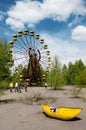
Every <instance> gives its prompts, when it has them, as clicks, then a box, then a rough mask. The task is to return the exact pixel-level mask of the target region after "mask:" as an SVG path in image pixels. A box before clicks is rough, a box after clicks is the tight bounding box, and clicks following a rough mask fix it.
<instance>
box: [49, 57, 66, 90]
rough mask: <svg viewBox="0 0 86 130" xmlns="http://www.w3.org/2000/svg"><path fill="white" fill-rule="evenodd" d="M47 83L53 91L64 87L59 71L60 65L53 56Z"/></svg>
mask: <svg viewBox="0 0 86 130" xmlns="http://www.w3.org/2000/svg"><path fill="white" fill-rule="evenodd" d="M48 83H49V84H50V86H51V87H52V88H53V89H61V87H62V86H63V85H64V77H63V75H62V71H61V63H60V62H59V60H58V57H57V56H55V57H54V60H53V62H52V68H51V71H50V72H49V75H48Z"/></svg>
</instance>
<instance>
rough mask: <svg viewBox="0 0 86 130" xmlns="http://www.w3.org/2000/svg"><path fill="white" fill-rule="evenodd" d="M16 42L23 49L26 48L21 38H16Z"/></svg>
mask: <svg viewBox="0 0 86 130" xmlns="http://www.w3.org/2000/svg"><path fill="white" fill-rule="evenodd" d="M17 42H18V43H19V44H20V46H21V47H22V48H23V49H25V50H26V49H27V47H26V46H25V43H24V41H23V40H22V39H21V38H19V39H18V40H17Z"/></svg>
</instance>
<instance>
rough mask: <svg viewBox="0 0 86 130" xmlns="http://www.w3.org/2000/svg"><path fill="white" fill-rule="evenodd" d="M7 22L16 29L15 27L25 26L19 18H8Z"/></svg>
mask: <svg viewBox="0 0 86 130" xmlns="http://www.w3.org/2000/svg"><path fill="white" fill-rule="evenodd" d="M6 23H7V24H10V26H11V28H13V29H15V28H19V29H23V28H24V24H23V23H22V22H21V21H19V20H17V19H12V18H8V19H7V20H6Z"/></svg>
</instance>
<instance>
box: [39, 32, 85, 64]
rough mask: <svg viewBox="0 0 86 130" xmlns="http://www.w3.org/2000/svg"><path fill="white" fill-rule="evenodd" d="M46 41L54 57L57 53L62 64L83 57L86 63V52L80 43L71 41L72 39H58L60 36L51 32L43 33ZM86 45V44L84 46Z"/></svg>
mask: <svg viewBox="0 0 86 130" xmlns="http://www.w3.org/2000/svg"><path fill="white" fill-rule="evenodd" d="M41 35H42V36H43V37H44V39H46V41H45V43H47V44H48V48H49V50H50V53H51V56H52V58H53V57H54V56H55V55H57V56H58V57H59V60H60V61H61V63H62V64H68V63H69V62H70V61H71V62H73V63H74V62H75V61H76V60H79V59H82V60H83V62H84V63H85V61H86V52H85V50H84V49H82V48H83V45H82V47H80V46H79V44H77V45H76V44H75V43H71V42H70V41H66V40H62V39H58V36H57V37H56V36H50V35H49V34H44V33H42V34H41ZM84 47H85V46H84Z"/></svg>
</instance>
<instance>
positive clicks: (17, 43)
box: [9, 29, 51, 84]
mask: <svg viewBox="0 0 86 130" xmlns="http://www.w3.org/2000/svg"><path fill="white" fill-rule="evenodd" d="M9 47H10V52H11V53H12V56H13V60H12V61H11V63H12V66H13V68H14V70H15V72H16V71H18V67H19V65H22V66H23V67H24V68H25V71H23V74H22V75H23V76H21V78H22V77H23V79H24V80H27V81H29V84H32V83H34V84H35V83H36V84H37V83H38V82H42V81H44V80H45V77H46V75H47V73H48V71H49V68H50V66H51V57H50V51H49V50H48V45H47V44H45V43H44V39H41V38H40V35H39V34H35V32H34V31H28V30H27V29H25V30H24V31H18V33H17V34H15V35H13V37H12V41H11V42H9Z"/></svg>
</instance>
